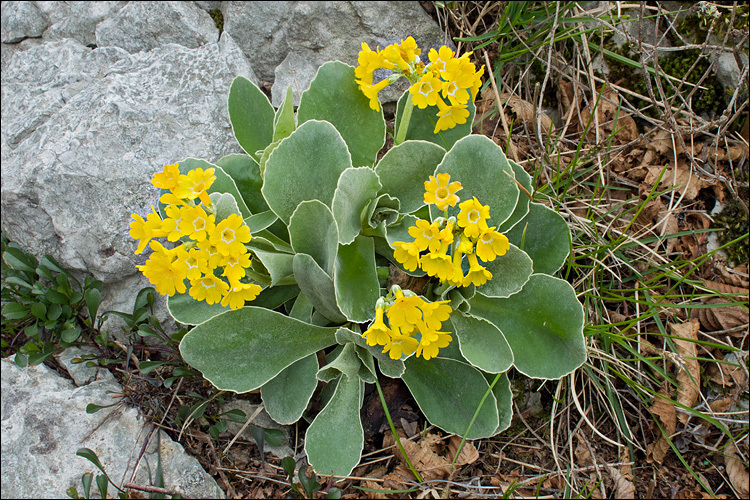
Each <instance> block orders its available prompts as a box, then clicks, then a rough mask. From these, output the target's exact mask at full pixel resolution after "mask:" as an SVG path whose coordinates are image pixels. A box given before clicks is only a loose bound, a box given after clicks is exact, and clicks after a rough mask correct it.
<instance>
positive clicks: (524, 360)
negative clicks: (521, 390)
mask: <svg viewBox="0 0 750 500" xmlns="http://www.w3.org/2000/svg"><path fill="white" fill-rule="evenodd" d="M469 303H470V305H471V311H470V314H471V315H472V316H475V317H478V318H483V319H486V320H487V321H489V322H490V323H492V324H493V325H495V326H496V327H498V328H499V329H500V331H501V332H503V335H505V339H506V340H507V341H508V344H510V348H511V350H512V351H513V366H515V367H516V369H517V370H518V371H520V372H521V373H523V374H524V375H527V376H529V377H532V378H543V379H559V378H561V377H564V376H565V375H567V374H569V373H571V372H572V371H574V370H575V369H576V368H578V367H579V366H581V365H582V364H583V363H584V362H585V361H586V343H585V341H584V336H583V319H584V318H583V306H582V305H581V303H580V302H579V301H578V298H577V297H576V293H575V290H574V289H573V287H572V286H570V284H569V283H568V282H567V281H565V280H561V279H559V278H554V277H552V276H549V275H547V274H532V275H531V278H530V279H529V281H528V283H526V285H525V286H524V287H523V290H521V291H520V292H518V293H516V294H514V295H511V296H510V297H507V298H492V297H485V296H484V295H482V294H480V293H477V294H476V295H475V296H474V297H473V298H472V299H471V300H470V301H469Z"/></svg>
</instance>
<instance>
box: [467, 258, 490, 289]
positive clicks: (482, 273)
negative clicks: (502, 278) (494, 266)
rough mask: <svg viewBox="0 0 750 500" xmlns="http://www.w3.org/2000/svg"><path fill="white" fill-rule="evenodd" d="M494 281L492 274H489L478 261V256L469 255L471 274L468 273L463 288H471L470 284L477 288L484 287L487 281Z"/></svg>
mask: <svg viewBox="0 0 750 500" xmlns="http://www.w3.org/2000/svg"><path fill="white" fill-rule="evenodd" d="M491 279H492V273H491V272H489V271H488V270H487V269H486V268H485V267H484V266H482V265H481V264H479V261H478V260H477V254H475V253H472V254H469V272H468V273H466V277H465V278H464V281H463V286H469V284H470V283H474V285H476V286H482V285H484V284H485V283H486V282H487V280H491Z"/></svg>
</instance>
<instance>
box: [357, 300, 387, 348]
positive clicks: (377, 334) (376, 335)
mask: <svg viewBox="0 0 750 500" xmlns="http://www.w3.org/2000/svg"><path fill="white" fill-rule="evenodd" d="M383 310H384V308H383V307H378V308H376V309H375V320H374V321H373V322H372V324H371V325H370V328H368V329H367V331H366V332H365V333H363V334H362V337H363V338H365V339H367V345H386V344H387V343H388V342H389V341H390V339H391V329H390V328H388V327H387V326H385V322H383Z"/></svg>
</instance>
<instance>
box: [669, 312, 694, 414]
mask: <svg viewBox="0 0 750 500" xmlns="http://www.w3.org/2000/svg"><path fill="white" fill-rule="evenodd" d="M669 326H670V330H671V333H672V335H674V338H673V339H672V340H673V341H674V344H675V347H677V354H679V355H680V357H681V358H682V361H681V364H682V366H679V367H677V370H678V371H677V383H678V384H679V389H678V391H677V402H678V403H681V404H683V405H685V406H687V407H690V408H692V406H693V405H694V404H695V402H696V401H698V396H699V395H700V387H701V368H700V365H699V364H698V360H697V359H695V358H696V356H697V355H698V353H697V351H696V344H695V342H692V341H691V340H693V341H695V340H698V329H699V328H700V322H699V321H698V320H695V319H693V320H690V321H688V322H686V323H682V324H678V323H670V325H669ZM678 337H679V338H678ZM677 418H678V419H679V420H680V422H682V423H683V424H684V423H686V422H687V419H688V418H689V416H688V415H687V414H686V413H679V414H678V415H677Z"/></svg>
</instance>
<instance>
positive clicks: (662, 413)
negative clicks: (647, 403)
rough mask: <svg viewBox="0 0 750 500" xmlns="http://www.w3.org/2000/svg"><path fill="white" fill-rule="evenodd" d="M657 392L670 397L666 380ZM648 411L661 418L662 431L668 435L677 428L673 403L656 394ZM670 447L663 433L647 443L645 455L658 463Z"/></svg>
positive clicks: (662, 460)
mask: <svg viewBox="0 0 750 500" xmlns="http://www.w3.org/2000/svg"><path fill="white" fill-rule="evenodd" d="M658 394H661V395H662V396H666V397H668V398H671V394H670V392H669V385H668V382H666V381H665V382H664V383H662V386H661V389H659V392H658ZM650 411H651V413H652V414H654V415H655V416H657V417H659V420H661V422H662V424H663V427H664V432H666V434H667V435H668V436H669V435H672V434H674V431H675V429H676V428H677V412H676V411H675V408H674V405H673V404H672V403H670V402H669V401H667V400H665V399H663V398H661V397H659V396H658V395H657V396H656V397H655V398H654V403H653V404H652V405H651V410H650ZM670 449H671V448H670V446H669V442H667V439H666V438H665V437H664V435H660V436H659V439H658V440H657V441H656V442H655V443H652V444H650V445H648V447H647V448H646V453H647V456H650V459H651V460H653V461H654V462H656V463H658V464H661V463H663V462H664V457H666V456H667V452H668V451H669V450H670Z"/></svg>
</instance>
